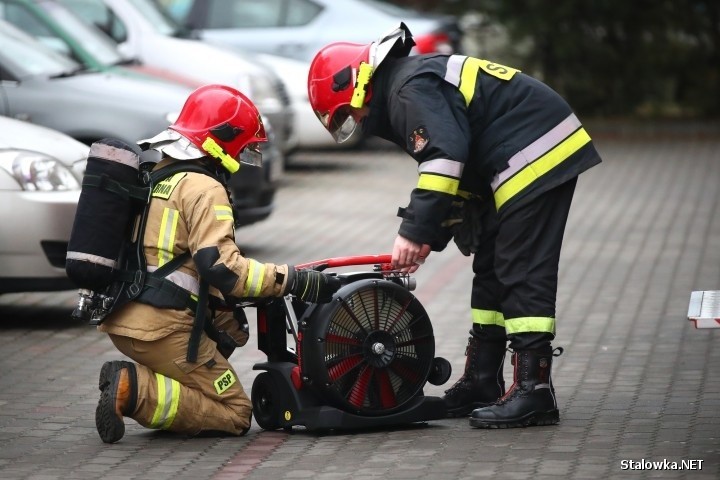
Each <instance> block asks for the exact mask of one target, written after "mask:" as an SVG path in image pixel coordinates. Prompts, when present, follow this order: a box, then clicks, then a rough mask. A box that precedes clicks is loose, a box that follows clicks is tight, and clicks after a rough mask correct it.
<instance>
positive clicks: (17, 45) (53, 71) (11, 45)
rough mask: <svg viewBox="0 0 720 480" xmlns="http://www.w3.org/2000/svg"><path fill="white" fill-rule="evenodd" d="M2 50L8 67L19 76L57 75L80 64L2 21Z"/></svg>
mask: <svg viewBox="0 0 720 480" xmlns="http://www.w3.org/2000/svg"><path fill="white" fill-rule="evenodd" d="M0 52H1V55H2V57H3V59H4V60H5V61H4V62H3V63H4V64H6V66H7V68H8V69H9V70H11V72H12V73H13V74H15V75H16V76H17V77H20V78H22V77H26V76H33V75H47V76H51V77H52V76H57V75H62V74H64V73H70V72H74V71H77V70H79V69H80V65H79V64H78V63H76V62H74V61H73V60H71V59H70V58H67V57H65V56H63V55H61V54H59V53H56V52H55V51H53V50H52V49H50V48H49V47H46V46H45V45H43V44H41V43H40V42H38V41H37V40H35V39H34V38H32V37H30V36H29V35H26V34H24V33H23V32H21V31H19V30H17V29H15V28H12V27H11V26H10V25H8V24H4V23H2V22H0Z"/></svg>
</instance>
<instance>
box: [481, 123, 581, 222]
mask: <svg viewBox="0 0 720 480" xmlns="http://www.w3.org/2000/svg"><path fill="white" fill-rule="evenodd" d="M589 141H590V135H588V134H587V132H586V131H585V129H584V128H580V129H579V130H578V131H576V132H575V133H573V134H572V135H570V136H569V137H568V138H567V139H565V140H564V141H563V142H561V143H559V144H558V145H557V146H556V147H555V148H553V149H552V150H550V151H549V152H547V153H546V154H545V155H543V156H542V157H540V158H538V159H537V160H535V161H534V162H532V163H530V164H528V165H527V166H526V167H525V168H523V169H522V170H520V171H519V172H518V173H517V174H516V175H515V176H514V177H512V178H511V179H509V180H508V181H507V182H505V183H504V184H503V185H502V186H500V188H498V189H497V190H496V191H495V206H496V207H497V209H498V210H500V207H502V206H503V205H504V204H505V202H507V201H508V200H510V199H511V198H512V197H514V196H515V195H517V194H518V193H520V192H521V191H522V190H524V189H525V188H526V187H527V186H528V185H530V184H531V183H532V182H534V181H535V180H536V179H538V178H540V177H541V176H543V175H545V174H546V173H548V172H549V171H550V170H552V169H553V168H555V167H557V166H558V165H560V164H561V163H562V162H563V161H564V160H566V159H567V158H568V157H570V156H571V155H572V154H573V153H575V152H577V151H578V150H580V148H581V147H583V146H584V145H585V144H586V143H588V142H589Z"/></svg>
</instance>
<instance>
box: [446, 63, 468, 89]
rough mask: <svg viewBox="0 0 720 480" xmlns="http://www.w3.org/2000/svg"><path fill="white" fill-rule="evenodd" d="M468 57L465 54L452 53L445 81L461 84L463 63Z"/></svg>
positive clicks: (456, 84)
mask: <svg viewBox="0 0 720 480" xmlns="http://www.w3.org/2000/svg"><path fill="white" fill-rule="evenodd" d="M467 58H468V57H466V56H465V55H450V57H449V58H448V62H447V70H446V71H445V81H446V82H448V83H451V84H453V85H455V86H456V87H459V86H460V72H462V67H463V63H465V60H467Z"/></svg>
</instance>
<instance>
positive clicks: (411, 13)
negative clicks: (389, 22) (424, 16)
mask: <svg viewBox="0 0 720 480" xmlns="http://www.w3.org/2000/svg"><path fill="white" fill-rule="evenodd" d="M365 3H367V4H369V5H370V6H372V7H374V8H375V9H376V10H380V11H381V12H383V13H385V14H387V15H391V16H393V17H398V18H413V17H420V16H421V15H420V13H419V12H417V11H415V10H411V9H409V8H404V7H400V6H398V5H393V4H390V3H385V2H381V1H379V0H365Z"/></svg>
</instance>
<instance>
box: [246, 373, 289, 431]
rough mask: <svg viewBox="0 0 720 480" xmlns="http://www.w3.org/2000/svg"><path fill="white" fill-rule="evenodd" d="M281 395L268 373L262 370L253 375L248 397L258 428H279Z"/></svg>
mask: <svg viewBox="0 0 720 480" xmlns="http://www.w3.org/2000/svg"><path fill="white" fill-rule="evenodd" d="M281 397H282V395H281V392H280V388H279V386H278V385H277V382H276V381H275V379H274V378H273V377H272V375H271V374H270V373H268V372H263V373H260V374H259V375H258V376H257V377H255V381H253V385H252V390H251V393H250V398H251V399H252V406H253V416H254V417H255V421H256V422H257V423H258V425H260V428H262V429H264V430H277V429H278V428H280V415H281V414H282V413H281V412H282V405H281Z"/></svg>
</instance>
